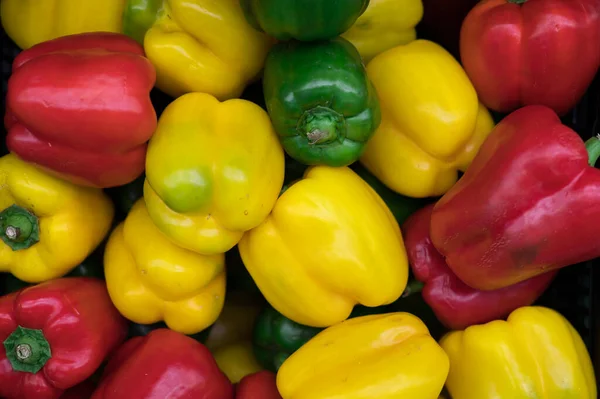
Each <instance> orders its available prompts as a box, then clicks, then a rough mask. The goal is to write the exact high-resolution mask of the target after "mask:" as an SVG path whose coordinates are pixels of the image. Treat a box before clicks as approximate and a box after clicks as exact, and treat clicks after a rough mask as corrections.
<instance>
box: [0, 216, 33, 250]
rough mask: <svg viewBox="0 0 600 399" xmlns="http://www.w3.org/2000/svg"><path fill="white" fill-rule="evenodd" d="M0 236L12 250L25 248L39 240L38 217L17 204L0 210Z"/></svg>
mask: <svg viewBox="0 0 600 399" xmlns="http://www.w3.org/2000/svg"><path fill="white" fill-rule="evenodd" d="M0 238H1V239H2V241H4V243H5V244H6V245H8V246H9V247H10V248H11V249H12V250H13V251H19V250H23V249H27V248H29V247H31V246H32V245H34V244H36V243H37V242H39V241H40V226H39V221H38V218H37V217H36V216H35V215H34V214H32V213H31V212H29V211H28V210H26V209H24V208H21V207H20V206H18V205H11V206H9V207H8V208H6V209H5V210H3V211H2V212H0Z"/></svg>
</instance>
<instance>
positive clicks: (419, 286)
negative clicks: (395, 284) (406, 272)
mask: <svg viewBox="0 0 600 399" xmlns="http://www.w3.org/2000/svg"><path fill="white" fill-rule="evenodd" d="M424 286H425V284H423V283H422V282H420V281H419V280H412V281H411V282H410V283H408V285H407V286H406V288H405V289H404V292H403V293H402V298H406V297H407V296H411V295H412V294H416V293H419V292H421V291H422V290H423V287H424Z"/></svg>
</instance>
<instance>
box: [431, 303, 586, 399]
mask: <svg viewBox="0 0 600 399" xmlns="http://www.w3.org/2000/svg"><path fill="white" fill-rule="evenodd" d="M440 345H441V346H442V348H444V350H445V351H446V353H447V354H448V357H449V358H450V374H449V375H448V381H447V382H446V387H447V388H448V391H449V392H450V395H451V396H452V397H453V398H461V399H481V398H489V397H490V395H493V397H497V398H577V399H596V397H597V393H598V391H597V390H596V381H595V379H594V370H593V367H592V361H591V359H590V355H589V354H588V352H587V349H586V347H585V344H584V343H583V340H582V339H581V337H580V336H579V333H578V332H577V331H576V330H575V329H574V328H573V326H572V325H571V324H570V323H569V322H568V321H567V320H566V319H565V318H564V317H563V316H561V315H560V314H559V313H558V312H556V311H554V310H552V309H548V308H544V307H536V306H533V307H529V306H528V307H522V308H519V309H517V310H515V311H514V312H512V313H511V314H510V316H509V317H508V320H506V321H504V320H496V321H493V322H490V323H488V324H484V325H477V326H472V327H469V328H467V329H466V330H464V331H453V332H451V333H449V334H448V335H447V336H445V337H444V338H442V340H441V341H440ZM474 364H476V365H477V367H473V365H474Z"/></svg>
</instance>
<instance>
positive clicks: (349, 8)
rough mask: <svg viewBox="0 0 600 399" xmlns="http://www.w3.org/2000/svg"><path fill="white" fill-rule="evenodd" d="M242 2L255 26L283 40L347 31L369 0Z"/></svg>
mask: <svg viewBox="0 0 600 399" xmlns="http://www.w3.org/2000/svg"><path fill="white" fill-rule="evenodd" d="M240 4H241V6H242V9H243V10H244V16H245V17H246V20H247V21H248V23H249V24H250V25H252V26H253V27H254V28H255V29H257V30H259V31H261V32H266V33H267V34H268V35H270V36H273V37H274V38H276V39H278V40H282V41H286V40H301V41H307V42H309V41H317V40H325V39H332V38H334V37H337V36H339V35H340V34H342V33H344V32H345V31H347V30H348V29H349V28H350V27H351V26H352V24H354V22H355V21H356V20H357V18H358V17H360V15H361V14H362V13H363V12H365V10H366V9H367V6H368V5H369V0H345V1H343V2H336V1H330V0H302V1H299V0H240ZM284 10H285V12H284Z"/></svg>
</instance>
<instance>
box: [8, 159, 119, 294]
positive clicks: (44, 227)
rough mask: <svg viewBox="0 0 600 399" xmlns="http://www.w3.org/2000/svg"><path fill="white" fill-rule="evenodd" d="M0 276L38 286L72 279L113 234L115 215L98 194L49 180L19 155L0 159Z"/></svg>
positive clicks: (58, 180) (103, 195)
mask: <svg viewBox="0 0 600 399" xmlns="http://www.w3.org/2000/svg"><path fill="white" fill-rule="evenodd" d="M0 170H1V171H2V173H0V240H1V241H0V272H10V273H12V274H13V275H14V276H15V277H17V278H18V279H19V280H23V281H25V282H28V283H39V282H42V281H46V280H50V279H53V278H57V277H60V276H63V275H65V274H67V273H68V272H69V271H71V270H72V269H74V268H75V267H76V266H77V265H78V264H80V263H81V262H82V261H83V260H84V259H85V258H86V257H87V256H88V255H89V254H90V253H92V251H94V249H95V248H96V247H97V246H98V245H99V244H100V243H101V242H102V240H103V239H104V237H105V236H106V235H107V234H108V231H109V229H110V227H111V222H112V218H113V214H114V210H113V205H112V203H111V202H110V199H109V198H108V197H107V196H106V195H105V194H104V193H103V192H102V191H101V190H99V189H94V188H84V187H79V186H76V185H74V184H71V183H68V182H66V181H63V180H60V179H57V178H55V177H53V176H50V175H48V174H46V173H44V172H42V171H40V170H39V169H37V168H35V167H34V166H33V165H31V164H29V163H26V162H23V161H22V160H21V159H19V158H18V157H17V156H16V155H14V154H9V155H5V156H3V157H2V158H0Z"/></svg>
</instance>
